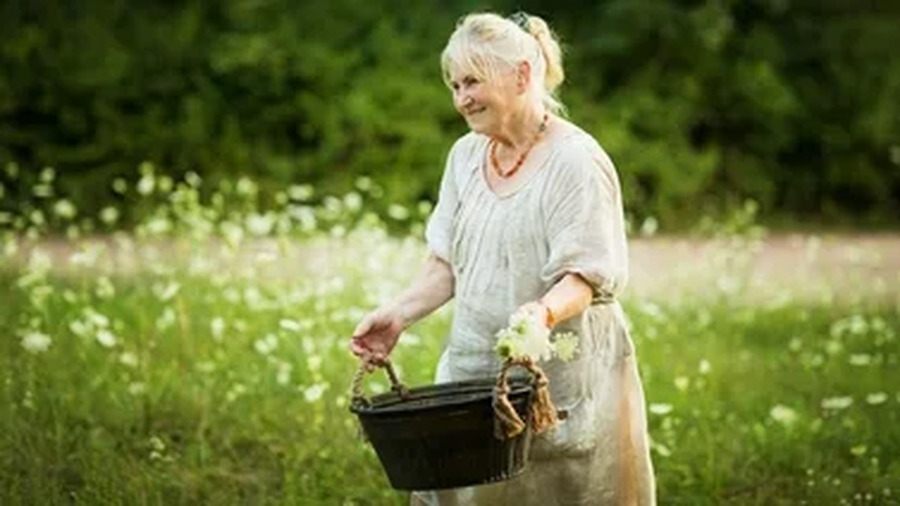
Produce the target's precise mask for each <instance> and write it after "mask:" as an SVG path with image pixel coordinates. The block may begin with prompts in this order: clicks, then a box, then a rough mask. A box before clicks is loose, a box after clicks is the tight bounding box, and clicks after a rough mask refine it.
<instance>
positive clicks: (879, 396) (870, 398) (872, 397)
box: [866, 392, 888, 406]
mask: <svg viewBox="0 0 900 506" xmlns="http://www.w3.org/2000/svg"><path fill="white" fill-rule="evenodd" d="M887 400H888V394H886V393H884V392H876V393H874V394H869V395H867V396H866V402H867V403H869V404H871V405H873V406H877V405H878V404H884V403H885V402H886V401H887Z"/></svg>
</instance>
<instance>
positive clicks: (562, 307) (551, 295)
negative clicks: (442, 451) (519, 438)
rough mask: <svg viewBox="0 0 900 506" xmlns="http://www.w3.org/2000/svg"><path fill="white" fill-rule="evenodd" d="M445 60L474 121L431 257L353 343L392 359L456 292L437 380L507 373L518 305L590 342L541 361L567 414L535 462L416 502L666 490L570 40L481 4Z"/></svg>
mask: <svg viewBox="0 0 900 506" xmlns="http://www.w3.org/2000/svg"><path fill="white" fill-rule="evenodd" d="M441 65H442V69H443V73H444V78H445V80H446V82H447V84H448V86H449V87H450V89H451V90H452V93H453V102H454V105H455V107H456V109H457V111H459V113H460V115H462V116H463V118H465V120H466V123H467V124H468V126H469V128H470V129H471V132H470V133H468V134H466V135H464V136H463V137H462V138H460V139H459V140H458V141H457V142H456V144H455V145H454V146H453V148H452V149H451V151H450V154H449V156H448V159H447V164H446V168H445V171H444V175H443V181H442V183H441V188H440V194H439V199H438V203H437V206H436V207H435V210H434V213H433V215H432V216H431V218H430V220H429V223H428V226H427V229H426V238H427V242H428V247H429V250H430V254H429V257H428V259H427V260H426V261H425V264H424V266H423V268H422V270H421V272H420V273H419V275H418V276H417V277H416V278H415V280H414V281H413V283H412V284H411V286H410V287H409V288H408V289H407V290H406V291H405V292H404V293H402V294H400V295H399V296H398V297H397V298H396V299H395V300H393V301H392V302H391V303H389V304H386V305H384V306H383V307H380V308H378V309H377V310H375V311H374V312H372V313H370V314H369V315H367V316H366V317H365V318H364V319H363V320H362V321H361V322H360V324H359V325H358V327H357V328H356V330H355V331H354V335H353V339H352V343H351V346H352V349H353V351H354V353H356V354H357V355H359V356H360V357H362V358H363V359H365V360H368V361H371V362H375V363H378V362H380V361H383V360H384V359H385V358H386V357H387V355H388V354H389V353H390V351H391V349H392V348H393V347H394V345H395V344H396V342H397V340H398V338H399V336H400V334H401V332H402V330H403V329H404V328H405V327H406V326H408V325H410V324H411V323H413V322H415V321H417V320H419V319H420V318H422V317H424V316H426V315H427V314H429V313H431V312H432V311H434V310H435V309H437V308H438V307H440V306H441V305H443V304H444V303H446V302H447V301H448V300H450V299H451V298H455V311H454V316H453V323H452V328H451V331H450V336H449V339H448V341H447V344H446V347H445V349H444V352H443V354H442V355H441V358H440V361H439V363H438V365H437V374H436V381H437V382H447V381H459V380H466V379H472V378H483V377H490V376H495V375H496V374H497V371H498V370H499V368H500V365H501V364H500V361H499V359H498V357H497V355H496V353H495V352H494V346H495V340H496V338H495V334H496V333H497V331H498V330H499V329H501V328H503V327H504V326H505V325H506V323H507V320H508V318H509V315H510V314H511V313H513V312H515V311H519V310H521V311H527V312H529V313H536V314H537V315H538V316H539V318H540V319H541V321H544V322H546V325H547V326H549V327H551V328H554V330H559V331H571V332H575V333H576V334H577V335H578V337H579V353H578V354H577V355H576V357H575V358H574V359H573V360H571V361H568V362H562V361H560V360H557V359H554V360H551V361H549V362H547V363H545V364H543V368H544V371H545V372H546V373H547V375H548V377H549V378H550V392H551V397H552V400H553V402H554V403H555V404H556V407H557V408H558V409H560V410H565V411H566V412H567V414H568V416H567V417H566V418H565V419H564V420H561V421H560V422H559V423H558V425H556V426H555V427H554V428H552V429H550V430H548V431H546V432H544V433H542V434H541V435H539V436H537V437H536V438H535V440H534V442H533V444H532V452H531V459H530V462H529V465H528V467H527V468H526V471H525V472H524V473H523V474H521V475H519V476H517V477H515V478H513V479H511V480H508V481H504V482H500V483H494V484H490V485H484V486H478V487H469V488H466V489H457V490H449V491H433V492H419V493H414V494H413V497H412V502H413V504H440V505H446V504H467V505H469V504H471V505H516V506H526V505H532V504H533V505H541V506H546V505H555V504H559V505H563V504H565V505H576V504H578V505H620V504H622V505H626V504H627V505H647V504H654V503H655V497H654V496H655V492H654V480H653V472H652V467H651V463H650V458H649V451H648V437H647V429H646V418H645V413H644V396H643V391H642V387H641V383H640V379H639V377H638V372H637V366H636V363H635V354H634V347H633V345H632V342H631V338H630V337H629V334H628V327H627V324H626V320H625V316H624V314H623V312H622V308H621V306H620V305H619V303H618V301H617V297H618V295H619V294H620V293H621V291H622V289H623V287H624V284H625V280H626V276H627V270H628V268H627V250H626V244H625V232H624V224H623V221H624V220H623V210H622V200H621V192H620V189H619V181H618V177H617V175H616V171H615V168H614V167H613V164H612V161H610V158H609V156H607V154H606V153H605V152H604V151H603V149H602V148H601V147H600V146H599V145H598V144H597V142H596V141H595V140H594V139H593V138H592V137H591V136H590V135H589V134H588V133H586V132H585V131H583V130H581V129H580V128H578V127H577V126H575V125H573V124H572V123H570V122H569V121H566V120H565V119H563V117H561V116H560V112H561V109H562V106H561V104H560V102H559V101H558V100H557V98H556V95H555V90H556V89H557V88H558V86H559V85H560V84H561V83H562V81H563V69H562V65H561V55H560V49H559V45H558V43H557V42H556V40H555V39H554V37H553V35H552V34H551V32H550V30H549V28H548V27H547V24H546V23H545V22H544V21H543V20H542V19H540V18H538V17H536V16H528V15H524V14H517V15H514V16H513V17H512V18H509V19H507V18H503V17H500V16H497V15H495V14H473V15H469V16H467V17H465V18H464V19H462V20H461V21H460V23H459V25H458V26H457V28H456V31H455V32H454V33H453V34H452V36H451V37H450V40H449V42H448V44H447V47H446V48H445V49H444V52H443V55H442V57H441Z"/></svg>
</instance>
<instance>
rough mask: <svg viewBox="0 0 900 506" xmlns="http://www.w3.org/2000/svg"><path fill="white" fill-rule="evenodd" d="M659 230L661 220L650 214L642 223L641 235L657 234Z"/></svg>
mask: <svg viewBox="0 0 900 506" xmlns="http://www.w3.org/2000/svg"><path fill="white" fill-rule="evenodd" d="M657 230H659V222H658V221H656V218H654V217H653V216H648V217H647V218H646V219H645V220H644V222H643V223H641V235H642V236H644V237H649V236H652V235H654V234H656V231H657Z"/></svg>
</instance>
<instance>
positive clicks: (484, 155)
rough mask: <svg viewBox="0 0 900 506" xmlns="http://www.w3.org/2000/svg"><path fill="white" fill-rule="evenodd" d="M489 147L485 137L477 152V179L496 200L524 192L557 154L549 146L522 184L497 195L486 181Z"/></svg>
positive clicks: (553, 147) (553, 148) (488, 141)
mask: <svg viewBox="0 0 900 506" xmlns="http://www.w3.org/2000/svg"><path fill="white" fill-rule="evenodd" d="M564 138H565V137H564ZM564 138H563V139H564ZM560 140H562V139H560ZM490 145H491V143H490V138H489V137H487V136H485V137H484V140H483V142H482V146H481V149H480V150H479V151H480V153H479V155H478V179H479V180H480V181H481V184H482V185H484V188H485V190H487V192H488V193H489V194H491V196H492V197H494V198H495V199H496V200H507V199H510V198H512V197H514V196H516V194H518V193H519V192H521V191H522V190H524V189H525V188H526V187H527V186H529V185H530V184H531V182H532V181H534V179H536V178H537V176H538V175H539V174H540V173H541V172H545V167H546V166H547V165H548V164H549V162H550V159H551V158H553V157H554V156H556V153H557V151H556V146H555V145H551V149H550V152H549V153H547V156H546V157H545V158H544V159H543V160H542V161H541V162H540V166H539V167H537V168H535V169H534V170H533V171H532V172H531V174H527V175H526V179H525V180H524V181H522V183H521V184H520V185H519V186H517V187H516V188H515V189H514V190H512V191H510V192H509V193H499V192H497V191H496V190H494V188H492V187H491V183H490V181H488V175H487V171H488V165H489V164H490V162H489V161H488V150H489V149H490Z"/></svg>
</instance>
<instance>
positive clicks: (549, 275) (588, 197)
mask: <svg viewBox="0 0 900 506" xmlns="http://www.w3.org/2000/svg"><path fill="white" fill-rule="evenodd" d="M559 163H561V164H562V166H560V167H558V169H560V170H558V171H557V175H556V176H557V177H555V178H553V180H552V182H551V183H550V185H549V186H548V191H547V193H546V194H545V203H546V209H547V211H546V213H547V214H546V227H547V229H546V230H547V240H548V245H549V256H548V260H547V263H546V264H545V265H544V268H543V270H542V272H541V277H542V278H543V280H544V281H545V282H546V283H548V284H550V285H553V284H555V283H556V282H558V281H559V280H560V279H562V278H563V277H564V276H565V275H566V274H570V273H571V274H578V275H579V276H581V277H582V278H583V279H584V280H585V281H586V282H587V283H588V284H589V285H590V286H591V289H592V291H593V300H592V303H594V304H600V303H606V302H611V301H612V300H614V299H615V298H616V297H617V296H618V295H619V294H620V293H621V292H622V290H623V289H624V288H625V284H626V283H627V278H628V250H627V245H626V242H625V219H624V212H623V209H622V196H621V190H620V187H619V179H618V176H617V175H616V170H615V167H614V166H613V163H612V160H610V158H609V156H607V154H606V153H605V152H604V151H603V150H602V149H601V148H600V147H599V146H598V145H596V143H593V145H591V144H589V143H587V142H578V143H573V145H572V146H571V147H567V149H566V150H565V154H564V156H562V159H561V160H560V162H559Z"/></svg>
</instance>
